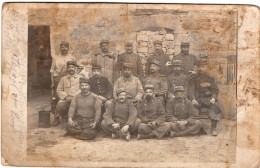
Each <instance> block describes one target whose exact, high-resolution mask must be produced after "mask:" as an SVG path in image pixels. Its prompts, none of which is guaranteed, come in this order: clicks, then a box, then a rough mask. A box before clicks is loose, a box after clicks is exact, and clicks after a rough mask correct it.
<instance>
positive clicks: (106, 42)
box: [99, 40, 109, 45]
mask: <svg viewBox="0 0 260 168" xmlns="http://www.w3.org/2000/svg"><path fill="white" fill-rule="evenodd" d="M99 44H100V45H102V44H109V42H108V40H101V41H100V43H99Z"/></svg>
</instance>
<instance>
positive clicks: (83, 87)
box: [80, 83, 90, 93]
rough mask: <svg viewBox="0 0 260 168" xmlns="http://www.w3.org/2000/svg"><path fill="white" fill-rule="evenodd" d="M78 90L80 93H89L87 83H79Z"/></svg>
mask: <svg viewBox="0 0 260 168" xmlns="http://www.w3.org/2000/svg"><path fill="white" fill-rule="evenodd" d="M80 90H81V92H82V93H88V92H89V91H90V85H89V84H88V83H80Z"/></svg>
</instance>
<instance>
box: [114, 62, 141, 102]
mask: <svg viewBox="0 0 260 168" xmlns="http://www.w3.org/2000/svg"><path fill="white" fill-rule="evenodd" d="M120 88H124V89H125V90H126V95H127V98H128V99H131V100H132V102H135V103H136V102H137V101H140V100H142V97H143V94H144V90H143V86H142V84H141V82H140V80H139V79H138V78H137V77H135V76H134V75H132V65H131V64H130V63H124V65H123V76H121V77H119V78H118V79H117V81H116V82H115V84H114V91H113V96H114V99H117V98H118V97H117V95H116V91H117V90H118V89H120Z"/></svg>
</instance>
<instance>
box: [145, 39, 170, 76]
mask: <svg viewBox="0 0 260 168" xmlns="http://www.w3.org/2000/svg"><path fill="white" fill-rule="evenodd" d="M154 50H155V52H154V53H153V54H151V55H150V56H148V58H147V62H146V65H145V75H150V66H151V62H152V60H156V61H159V63H160V71H159V72H160V74H164V75H166V76H168V75H169V74H170V73H171V69H170V67H169V66H170V65H171V60H170V58H169V56H168V55H166V54H165V53H164V52H163V50H162V42H161V41H158V40H157V41H154Z"/></svg>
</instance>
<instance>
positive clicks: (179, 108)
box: [166, 86, 201, 137]
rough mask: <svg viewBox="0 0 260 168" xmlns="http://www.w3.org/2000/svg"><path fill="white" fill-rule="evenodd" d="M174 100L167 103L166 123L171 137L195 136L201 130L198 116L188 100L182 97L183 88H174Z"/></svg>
mask: <svg viewBox="0 0 260 168" xmlns="http://www.w3.org/2000/svg"><path fill="white" fill-rule="evenodd" d="M174 93H175V96H176V97H175V98H174V99H172V100H171V101H168V102H167V106H166V111H167V117H166V118H167V122H169V124H170V126H171V133H170V136H171V137H178V136H186V135H196V134H198V132H199V130H200V128H201V122H200V120H199V114H198V111H197V109H195V107H194V106H193V104H192V103H191V101H190V100H188V99H187V98H186V97H185V96H184V88H183V86H175V87H174Z"/></svg>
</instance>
